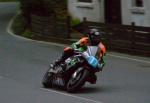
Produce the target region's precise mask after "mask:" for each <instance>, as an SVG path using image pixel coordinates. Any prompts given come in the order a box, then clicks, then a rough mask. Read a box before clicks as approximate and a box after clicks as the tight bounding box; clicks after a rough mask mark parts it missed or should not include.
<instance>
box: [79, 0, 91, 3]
mask: <svg viewBox="0 0 150 103" xmlns="http://www.w3.org/2000/svg"><path fill="white" fill-rule="evenodd" d="M78 2H86V3H92V0H78Z"/></svg>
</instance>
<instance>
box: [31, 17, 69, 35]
mask: <svg viewBox="0 0 150 103" xmlns="http://www.w3.org/2000/svg"><path fill="white" fill-rule="evenodd" d="M69 21H70V20H69V17H68V18H67V19H64V20H61V21H59V20H56V18H54V17H42V16H38V15H34V14H32V15H31V28H32V32H33V34H34V35H37V36H43V37H59V38H68V37H69V34H70V33H69V29H68V26H69V23H68V22H69Z"/></svg>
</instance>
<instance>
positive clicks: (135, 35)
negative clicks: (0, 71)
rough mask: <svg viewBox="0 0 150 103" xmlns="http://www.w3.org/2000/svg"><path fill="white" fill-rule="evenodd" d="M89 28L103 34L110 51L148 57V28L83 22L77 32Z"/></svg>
mask: <svg viewBox="0 0 150 103" xmlns="http://www.w3.org/2000/svg"><path fill="white" fill-rule="evenodd" d="M90 28H98V29H100V31H102V32H104V33H105V35H103V36H104V42H105V44H106V45H107V48H108V49H110V50H116V51H119V52H126V53H130V54H138V55H144V56H150V28H149V27H138V26H134V25H132V26H128V25H115V24H103V23H92V22H87V21H85V20H84V22H83V23H82V24H80V26H78V27H76V28H75V29H77V30H78V31H80V32H82V33H85V32H87V31H88V30H89V29H90Z"/></svg>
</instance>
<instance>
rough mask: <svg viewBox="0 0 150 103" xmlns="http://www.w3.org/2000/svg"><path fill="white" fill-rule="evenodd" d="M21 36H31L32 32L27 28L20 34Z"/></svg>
mask: <svg viewBox="0 0 150 103" xmlns="http://www.w3.org/2000/svg"><path fill="white" fill-rule="evenodd" d="M22 36H24V37H27V38H32V37H33V33H32V32H31V30H29V29H27V30H25V32H24V33H23V34H22Z"/></svg>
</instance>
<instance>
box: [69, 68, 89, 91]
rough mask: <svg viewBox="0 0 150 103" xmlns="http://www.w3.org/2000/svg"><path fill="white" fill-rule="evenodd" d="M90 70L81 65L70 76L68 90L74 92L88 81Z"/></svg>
mask: <svg viewBox="0 0 150 103" xmlns="http://www.w3.org/2000/svg"><path fill="white" fill-rule="evenodd" d="M89 74H90V72H89V71H88V70H86V69H84V68H83V67H79V68H78V69H77V70H76V71H75V72H74V73H73V74H72V75H71V77H70V79H69V81H68V83H67V86H66V89H67V92H74V91H76V90H78V89H80V88H81V87H82V86H83V85H84V84H85V82H86V80H87V77H88V76H89Z"/></svg>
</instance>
